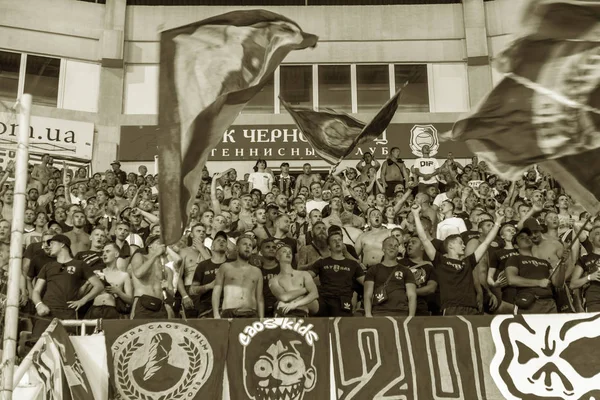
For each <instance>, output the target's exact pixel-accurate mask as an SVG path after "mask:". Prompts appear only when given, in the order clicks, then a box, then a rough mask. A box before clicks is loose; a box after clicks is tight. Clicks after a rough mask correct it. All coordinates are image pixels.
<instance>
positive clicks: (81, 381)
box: [37, 319, 94, 400]
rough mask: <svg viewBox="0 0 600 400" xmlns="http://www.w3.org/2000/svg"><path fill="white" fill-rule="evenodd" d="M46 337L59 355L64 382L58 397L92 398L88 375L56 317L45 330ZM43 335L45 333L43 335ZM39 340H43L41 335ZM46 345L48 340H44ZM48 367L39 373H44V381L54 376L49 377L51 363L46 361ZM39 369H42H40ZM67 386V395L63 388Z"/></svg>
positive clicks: (50, 380)
mask: <svg viewBox="0 0 600 400" xmlns="http://www.w3.org/2000/svg"><path fill="white" fill-rule="evenodd" d="M46 333H47V336H46V337H47V338H48V339H49V341H50V342H51V343H50V345H54V346H56V350H57V351H58V354H59V355H60V365H61V367H62V374H63V377H64V382H65V383H66V385H65V384H63V385H62V389H63V394H62V396H61V397H60V398H61V399H62V398H64V399H69V398H70V399H72V400H88V399H92V398H94V394H93V392H92V387H91V386H90V382H89V381H88V377H87V375H86V373H85V371H84V370H83V366H82V364H81V360H80V359H79V356H78V355H77V352H76V351H75V348H74V347H73V344H72V343H71V340H70V339H69V334H68V333H67V331H66V330H65V328H64V327H63V326H62V324H61V323H60V322H59V320H58V319H54V321H52V323H51V324H50V326H49V327H48V329H47V330H46ZM44 336H45V335H44ZM40 340H44V337H42V338H41V339H40ZM46 345H48V341H47V342H46ZM37 361H38V364H37V365H38V366H41V362H42V358H41V357H38V358H37ZM47 365H48V368H47V369H46V370H45V372H43V373H42V372H40V375H42V374H43V375H45V378H44V381H45V382H46V380H47V381H48V382H52V380H53V379H55V378H50V376H52V374H53V372H52V368H51V363H48V364H47ZM39 371H42V370H41V369H40V370H39ZM54 376H55V375H54ZM66 388H69V394H70V396H69V395H66V394H65V393H64V389H66Z"/></svg>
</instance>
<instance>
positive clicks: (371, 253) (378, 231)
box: [354, 208, 392, 268]
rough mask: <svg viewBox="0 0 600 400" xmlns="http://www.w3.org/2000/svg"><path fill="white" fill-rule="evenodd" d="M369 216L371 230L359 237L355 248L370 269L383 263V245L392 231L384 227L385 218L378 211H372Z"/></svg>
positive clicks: (374, 209)
mask: <svg viewBox="0 0 600 400" xmlns="http://www.w3.org/2000/svg"><path fill="white" fill-rule="evenodd" d="M367 216H368V218H369V225H370V226H371V230H370V231H367V232H365V233H363V234H362V235H360V236H359V237H358V239H357V240H356V245H355V246H354V248H355V249H356V252H357V253H358V255H359V256H360V257H361V260H362V263H363V264H364V265H365V266H366V267H367V268H368V267H370V266H371V265H375V264H378V263H380V262H381V259H382V257H383V250H382V249H381V243H383V240H384V239H385V238H387V237H389V236H391V234H392V231H390V230H389V229H387V228H386V227H384V226H383V216H382V215H381V211H379V210H378V209H376V208H373V209H371V210H370V211H369V213H368V215H367Z"/></svg>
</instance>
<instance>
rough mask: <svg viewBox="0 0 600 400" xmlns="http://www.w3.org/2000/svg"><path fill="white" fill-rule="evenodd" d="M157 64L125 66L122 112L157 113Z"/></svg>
mask: <svg viewBox="0 0 600 400" xmlns="http://www.w3.org/2000/svg"><path fill="white" fill-rule="evenodd" d="M158 72H159V71H158V65H138V64H129V65H127V66H126V67H125V90H124V93H123V97H124V99H123V114H158Z"/></svg>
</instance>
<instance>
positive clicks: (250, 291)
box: [212, 235, 265, 318]
mask: <svg viewBox="0 0 600 400" xmlns="http://www.w3.org/2000/svg"><path fill="white" fill-rule="evenodd" d="M252 245H253V241H252V239H251V238H250V237H247V236H244V235H242V236H240V237H239V238H238V240H237V246H236V247H237V253H238V258H237V259H236V260H235V261H233V262H230V263H229V262H228V263H224V264H223V265H221V266H220V267H219V269H218V270H217V276H216V279H215V286H214V288H213V293H212V308H213V316H214V318H221V317H222V318H257V317H258V318H264V316H265V313H264V311H265V309H264V301H263V287H262V286H263V277H262V273H261V272H260V269H258V268H256V267H255V266H253V265H251V264H249V263H248V260H249V259H250V255H251V254H252ZM221 293H223V309H222V310H221V311H220V312H219V304H220V300H221Z"/></svg>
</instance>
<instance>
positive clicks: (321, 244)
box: [298, 221, 331, 270]
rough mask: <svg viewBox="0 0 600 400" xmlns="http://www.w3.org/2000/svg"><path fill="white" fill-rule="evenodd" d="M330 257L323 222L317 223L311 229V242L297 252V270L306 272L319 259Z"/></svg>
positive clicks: (325, 228)
mask: <svg viewBox="0 0 600 400" xmlns="http://www.w3.org/2000/svg"><path fill="white" fill-rule="evenodd" d="M329 256H331V253H330V252H329V246H328V245H327V227H326V226H325V223H323V222H321V221H320V222H317V223H315V224H314V225H313V228H312V242H311V243H310V244H307V245H306V246H302V247H300V251H299V252H298V269H300V270H306V269H308V268H309V267H310V266H311V265H313V264H314V263H315V261H317V260H318V259H320V258H327V257H329Z"/></svg>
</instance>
